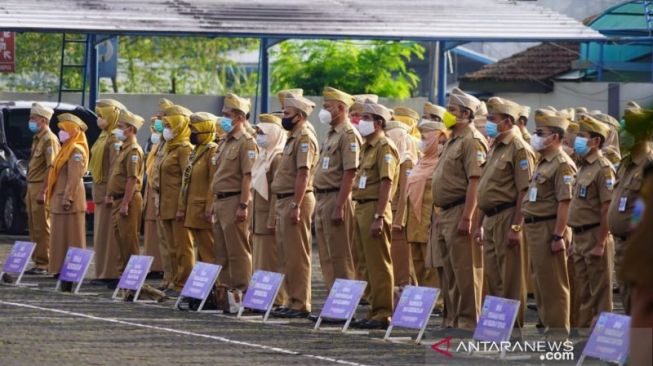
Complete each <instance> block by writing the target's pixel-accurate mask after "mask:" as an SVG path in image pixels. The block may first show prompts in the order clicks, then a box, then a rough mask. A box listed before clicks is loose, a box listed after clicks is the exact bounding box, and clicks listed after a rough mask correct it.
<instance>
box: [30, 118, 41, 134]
mask: <svg viewBox="0 0 653 366" xmlns="http://www.w3.org/2000/svg"><path fill="white" fill-rule="evenodd" d="M28 126H29V130H30V131H32V133H37V132H39V124H38V123H36V121H29V123H28Z"/></svg>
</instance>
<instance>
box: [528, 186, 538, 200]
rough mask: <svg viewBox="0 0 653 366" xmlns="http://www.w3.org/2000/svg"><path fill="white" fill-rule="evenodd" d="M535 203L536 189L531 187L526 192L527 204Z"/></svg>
mask: <svg viewBox="0 0 653 366" xmlns="http://www.w3.org/2000/svg"><path fill="white" fill-rule="evenodd" d="M535 201H537V187H531V189H530V190H529V191H528V202H535Z"/></svg>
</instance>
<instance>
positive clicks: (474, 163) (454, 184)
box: [432, 125, 488, 207]
mask: <svg viewBox="0 0 653 366" xmlns="http://www.w3.org/2000/svg"><path fill="white" fill-rule="evenodd" d="M487 150H488V147H487V141H486V140H485V137H483V135H481V133H480V132H478V130H477V129H476V128H475V127H474V126H472V125H467V126H466V127H465V128H464V129H462V130H461V132H460V134H459V135H458V136H453V137H452V138H451V139H449V141H447V143H446V144H445V145H444V149H443V150H442V153H441V154H440V158H439V159H438V164H437V165H436V166H435V170H434V171H433V184H432V190H433V204H434V205H435V206H438V207H442V206H445V205H448V204H450V203H452V202H455V201H457V200H459V199H464V198H465V197H466V195H467V185H468V183H469V179H470V178H474V177H480V176H481V173H482V170H483V166H484V165H485V159H486V155H487Z"/></svg>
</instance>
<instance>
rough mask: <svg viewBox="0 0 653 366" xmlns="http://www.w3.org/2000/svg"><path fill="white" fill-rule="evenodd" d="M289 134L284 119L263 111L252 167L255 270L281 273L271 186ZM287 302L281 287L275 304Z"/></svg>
mask: <svg viewBox="0 0 653 366" xmlns="http://www.w3.org/2000/svg"><path fill="white" fill-rule="evenodd" d="M286 136H287V135H286V133H285V131H284V130H283V128H282V127H281V118H279V117H277V116H273V115H271V114H261V115H260V116H259V123H258V124H257V125H256V143H257V144H258V146H259V148H260V150H259V154H258V157H257V158H256V161H255V162H254V166H253V167H252V190H253V193H254V194H253V195H254V200H253V212H254V216H253V219H252V233H253V235H252V239H253V247H254V248H253V251H252V262H253V263H252V264H253V267H254V270H262V271H270V272H280V271H281V267H280V263H279V253H278V252H277V241H276V239H275V234H274V228H275V224H276V214H275V210H274V204H275V202H276V196H275V195H274V194H272V193H271V190H270V185H271V184H272V178H273V177H274V173H275V172H276V171H277V167H278V166H279V162H280V161H281V153H282V152H283V148H284V146H285V145H286ZM285 303H286V292H285V290H284V287H283V286H281V288H280V289H279V294H278V295H277V298H276V301H275V305H283V304H285Z"/></svg>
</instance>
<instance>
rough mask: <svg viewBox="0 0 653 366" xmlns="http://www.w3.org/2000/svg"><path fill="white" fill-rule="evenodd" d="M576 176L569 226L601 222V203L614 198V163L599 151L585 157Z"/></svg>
mask: <svg viewBox="0 0 653 366" xmlns="http://www.w3.org/2000/svg"><path fill="white" fill-rule="evenodd" d="M581 164H582V165H581V166H580V169H579V170H578V175H577V176H576V184H575V185H574V198H572V199H571V207H570V208H569V222H568V224H569V226H571V227H578V226H583V225H591V224H598V223H600V222H601V204H602V203H604V202H608V201H610V200H611V199H612V191H613V189H614V184H615V176H614V170H613V167H612V163H610V161H609V160H608V159H607V158H606V157H605V156H603V154H602V153H601V152H600V151H599V152H596V153H593V154H590V155H588V156H587V157H585V159H583V161H582V163H581Z"/></svg>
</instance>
